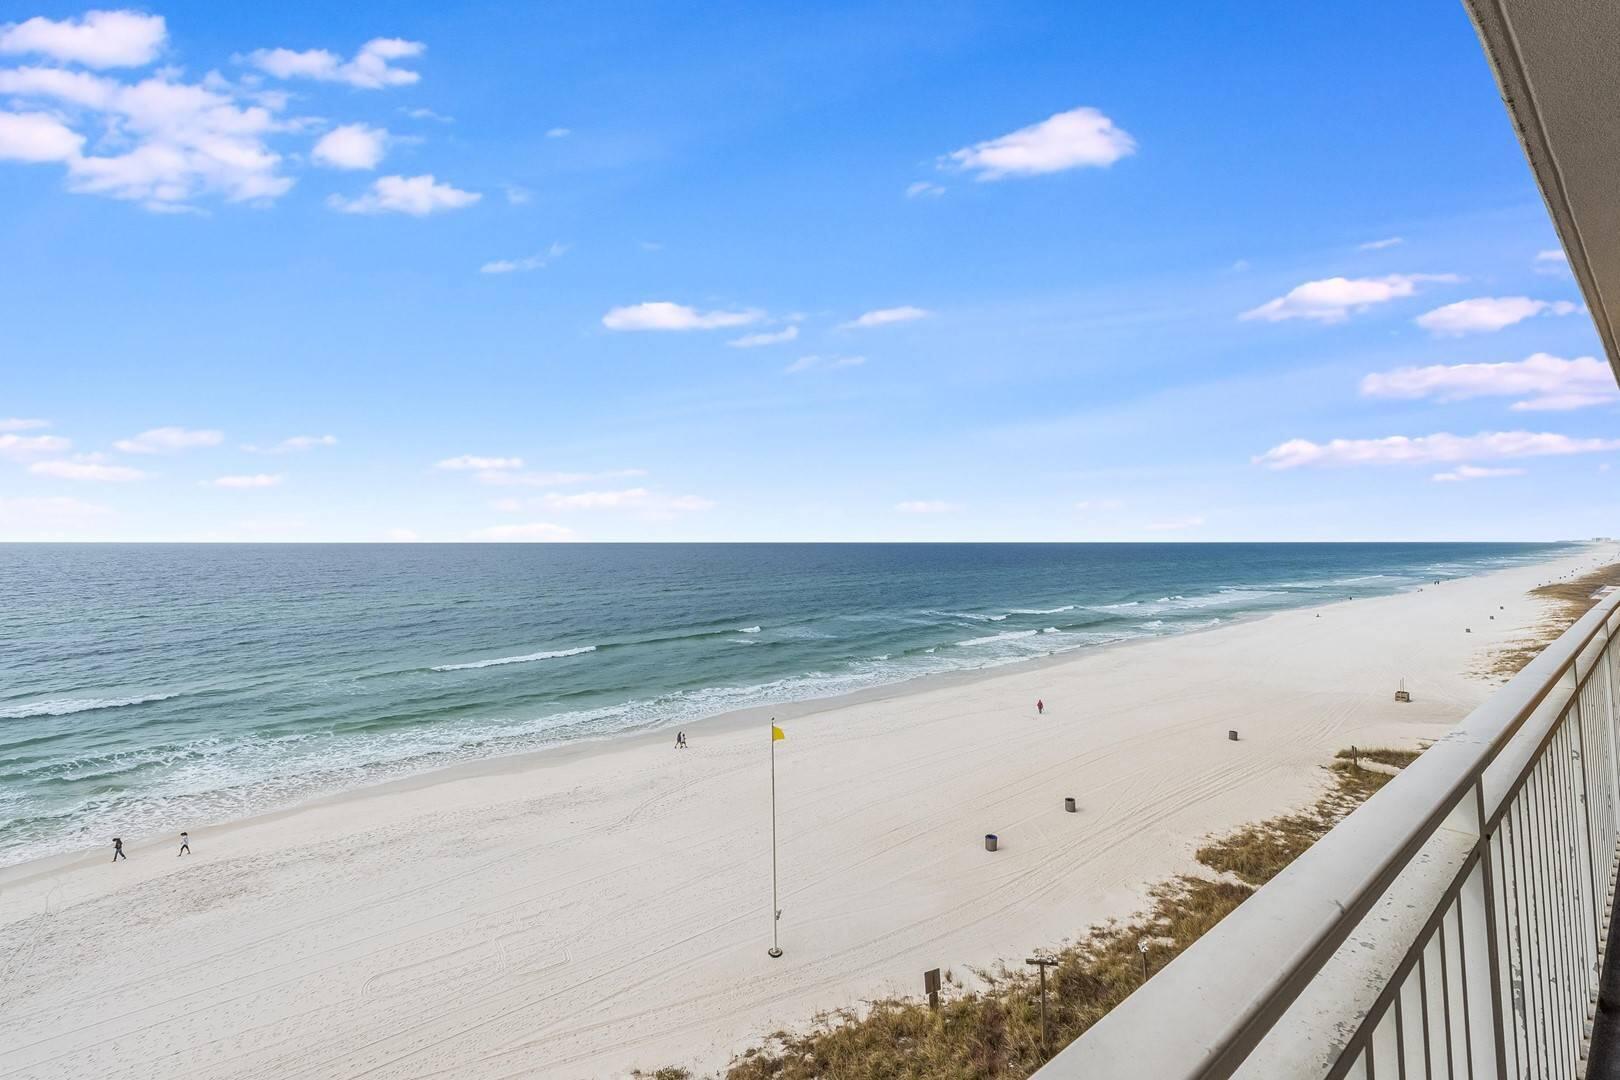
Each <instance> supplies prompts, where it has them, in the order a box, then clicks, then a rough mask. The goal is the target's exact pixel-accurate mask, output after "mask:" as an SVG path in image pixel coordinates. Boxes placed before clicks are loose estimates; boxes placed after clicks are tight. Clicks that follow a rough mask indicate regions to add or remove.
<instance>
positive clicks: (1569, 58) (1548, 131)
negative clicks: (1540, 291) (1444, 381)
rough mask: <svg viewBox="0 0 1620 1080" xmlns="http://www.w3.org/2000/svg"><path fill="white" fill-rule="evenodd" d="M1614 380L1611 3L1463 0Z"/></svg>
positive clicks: (1616, 27) (1615, 10)
mask: <svg viewBox="0 0 1620 1080" xmlns="http://www.w3.org/2000/svg"><path fill="white" fill-rule="evenodd" d="M1464 3H1465V4H1466V6H1467V8H1468V10H1469V13H1470V14H1471V15H1472V16H1473V19H1474V26H1475V29H1477V30H1478V31H1479V38H1480V42H1481V43H1482V44H1483V45H1484V46H1485V55H1486V57H1488V58H1489V60H1490V63H1491V67H1492V68H1493V69H1494V70H1495V72H1496V82H1497V85H1498V86H1499V87H1500V88H1501V90H1502V101H1503V102H1504V103H1505V104H1506V105H1507V110H1508V115H1509V116H1511V117H1512V118H1513V125H1514V127H1515V128H1517V129H1518V133H1519V142H1520V143H1521V144H1523V146H1524V152H1525V156H1526V157H1528V158H1529V159H1530V168H1531V170H1532V171H1534V173H1535V176H1536V182H1537V183H1538V184H1540V185H1541V194H1542V196H1543V197H1544V198H1545V199H1546V201H1547V209H1548V211H1549V212H1550V213H1551V214H1552V221H1553V226H1554V227H1555V228H1556V229H1557V230H1558V236H1559V238H1560V239H1561V240H1562V241H1563V244H1564V252H1565V253H1566V254H1567V255H1568V256H1569V266H1570V270H1571V271H1573V272H1574V274H1575V280H1576V281H1577V282H1579V283H1580V287H1581V292H1582V293H1583V294H1585V297H1586V306H1587V307H1588V308H1589V309H1590V311H1591V313H1592V321H1593V322H1594V323H1596V324H1597V331H1598V335H1599V336H1600V337H1601V338H1602V339H1603V348H1604V351H1605V352H1607V354H1608V359H1609V366H1610V367H1612V368H1614V370H1615V374H1616V377H1617V378H1620V0H1464Z"/></svg>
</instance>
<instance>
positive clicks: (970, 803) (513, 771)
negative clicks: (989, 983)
mask: <svg viewBox="0 0 1620 1080" xmlns="http://www.w3.org/2000/svg"><path fill="white" fill-rule="evenodd" d="M1617 557H1620V547H1617V546H1616V545H1613V544H1604V545H1592V546H1589V547H1586V548H1583V549H1580V552H1579V554H1578V555H1573V556H1570V557H1567V558H1564V559H1561V560H1559V561H1557V562H1553V563H1545V564H1541V565H1537V566H1530V567H1521V568H1516V569H1512V570H1506V571H1500V572H1495V573H1491V574H1487V575H1482V576H1478V577H1473V578H1467V579H1462V580H1458V581H1453V582H1449V583H1446V584H1443V585H1431V586H1427V587H1425V588H1424V589H1422V590H1421V591H1414V592H1409V593H1405V594H1402V595H1398V596H1389V597H1379V598H1371V599H1357V600H1352V601H1348V602H1343V603H1337V604H1332V605H1329V606H1327V607H1323V608H1317V609H1311V610H1303V611H1294V612H1287V613H1283V614H1277V615H1272V616H1268V617H1265V618H1261V619H1256V620H1253V621H1248V622H1241V623H1237V624H1233V625H1228V626H1223V627H1220V628H1217V629H1214V630H1210V631H1206V632H1202V633H1196V634H1189V635H1184V636H1181V637H1175V638H1166V639H1161V640H1155V641H1150V642H1142V643H1134V644H1130V645H1124V646H1119V647H1115V648H1109V649H1102V650H1095V651H1091V652H1089V653H1082V654H1070V655H1068V656H1065V657H1059V658H1053V659H1051V660H1049V661H1045V662H1036V663H1031V664H1025V665H1020V666H1016V667H1010V668H1004V669H1000V670H998V671H996V672H993V673H990V674H984V675H979V676H976V677H973V678H952V679H943V680H937V681H925V682H919V683H914V684H909V685H905V686H900V687H895V688H892V689H889V690H887V691H883V692H876V693H868V694H864V695H861V696H859V697H857V698H853V699H847V700H842V701H835V702H828V703H812V704H808V705H803V706H799V707H795V708H793V709H785V710H781V711H780V712H779V715H780V716H781V717H782V719H781V723H782V726H783V727H784V728H785V729H786V732H787V740H786V741H785V742H782V743H779V744H777V788H778V794H779V800H780V827H779V828H780V853H781V865H780V883H781V907H782V911H783V914H782V921H781V940H782V947H783V948H784V950H785V955H784V956H783V957H782V958H781V959H774V960H773V959H771V958H770V957H768V956H767V955H766V948H767V947H768V946H769V944H770V940H771V923H770V904H771V877H770V869H771V866H770V820H769V815H768V811H769V781H770V776H769V772H768V768H767V764H768V748H769V743H768V728H767V726H766V719H767V718H766V717H765V716H762V715H748V716H731V717H721V718H717V719H715V720H713V721H708V722H705V723H702V724H696V725H691V726H689V727H688V728H687V732H688V736H689V738H690V742H691V748H690V749H688V750H685V751H676V750H674V749H672V745H671V744H672V742H673V738H674V733H673V732H668V733H665V732H659V733H656V734H652V735H647V736H638V737H631V738H621V739H618V740H614V741H611V742H604V743H598V744H592V745H589V746H579V747H573V748H568V749H564V750H560V751H550V752H544V753H537V754H532V755H527V756H524V757H521V758H507V759H500V760H494V761H489V762H484V763H480V764H477V765H475V766H462V767H458V768H456V769H452V770H446V771H443V772H438V773H433V774H430V775H427V776H423V777H418V778H414V779H411V780H408V781H400V782H395V783H391V784H386V785H381V786H377V787H372V788H366V789H362V790H357V791H354V792H352V793H349V794H346V795H344V796H342V797H337V798H330V799H325V800H321V801H319V802H315V803H311V804H309V805H306V806H303V807H300V808H297V809H294V810H289V811H284V812H280V813H276V814H271V815H266V816H262V817H258V818H253V819H249V820H245V821H241V822H238V823H235V824H232V825H228V826H220V827H213V828H193V829H192V830H191V844H192V848H193V851H194V854H192V855H191V856H189V857H186V858H178V857H176V855H175V851H176V849H177V846H178V840H177V839H176V838H170V837H162V838H133V839H128V838H127V842H126V848H127V851H128V854H129V858H128V860H127V861H123V862H119V863H118V864H116V865H113V864H111V863H110V862H109V859H110V857H111V851H110V847H109V848H108V849H106V850H102V849H98V850H95V851H93V852H88V853H81V854H77V855H72V856H63V857H57V858H53V859H47V860H41V861H38V862H34V863H28V864H24V865H21V866H15V867H10V868H8V869H6V870H4V871H0V973H3V975H0V1077H5V1078H47V1077H53V1078H54V1077H75V1078H77V1077H104V1078H148V1077H150V1078H167V1077H220V1078H227V1077H228V1078H239V1080H246V1078H250V1077H276V1078H297V1077H368V1078H372V1080H394V1078H404V1077H413V1078H423V1077H478V1078H483V1077H489V1078H494V1077H520V1076H522V1077H529V1076H544V1077H597V1076H623V1075H626V1074H628V1073H629V1072H630V1071H631V1070H633V1069H635V1068H642V1069H648V1070H651V1069H654V1068H657V1067H659V1066H663V1065H685V1066H688V1067H691V1068H694V1069H697V1070H714V1069H718V1068H720V1067H723V1066H724V1064H725V1062H726V1061H727V1059H728V1058H729V1056H730V1055H731V1054H732V1053H733V1052H736V1051H740V1050H742V1049H744V1048H745V1047H746V1046H748V1045H749V1044H750V1043H751V1042H753V1041H755V1040H757V1039H758V1038H759V1037H760V1036H762V1035H764V1034H767V1033H768V1032H770V1031H772V1030H773V1029H776V1028H778V1027H781V1026H788V1025H797V1024H802V1023H804V1022H806V1021H808V1020H809V1019H810V1017H811V1016H812V1015H813V1014H814V1013H815V1012H816V1011H817V1010H822V1009H828V1008H834V1007H838V1006H844V1005H849V1004H853V1003H857V1002H859V1001H860V1000H862V999H869V998H872V997H875V996H881V995H887V994H916V993H918V992H920V990H921V988H922V973H923V971H924V970H926V969H928V968H933V967H941V968H948V969H953V970H955V971H957V972H962V971H965V970H966V969H968V968H969V967H971V966H974V965H981V966H982V965H987V964H990V963H992V962H994V961H996V960H997V959H1001V958H1006V959H1012V960H1017V959H1019V958H1022V957H1023V956H1025V955H1027V950H1029V949H1031V948H1034V947H1038V946H1043V945H1053V944H1057V943H1058V942H1060V941H1062V940H1063V939H1065V938H1068V937H1072V936H1074V935H1075V934H1077V933H1078V932H1080V931H1082V930H1083V929H1084V928H1085V927H1087V926H1088V925H1090V924H1092V923H1094V922H1096V921H1098V920H1101V919H1105V918H1107V917H1109V916H1115V915H1124V914H1128V913H1129V912H1131V911H1132V910H1134V909H1135V908H1136V907H1137V906H1138V905H1139V904H1140V903H1141V901H1142V898H1143V896H1144V892H1145V889H1146V887H1147V886H1148V885H1150V884H1151V883H1153V882H1156V881H1160V880H1163V879H1164V878H1166V877H1168V876H1170V875H1173V874H1175V873H1177V872H1179V871H1183V870H1187V869H1189V868H1190V867H1191V865H1192V852H1193V850H1194V849H1195V847H1196V846H1197V844H1198V842H1199V840H1200V839H1201V838H1202V837H1204V836H1206V835H1208V834H1209V833H1211V832H1219V831H1223V830H1226V829H1230V828H1232V827H1234V826H1237V825H1239V824H1242V823H1244V822H1247V821H1251V820H1256V819H1259V818H1264V817H1267V816H1270V815H1273V814H1276V813H1278V812H1281V811H1283V810H1286V809H1289V808H1293V807H1297V806H1300V805H1303V804H1306V803H1308V802H1309V801H1310V800H1311V799H1312V798H1313V797H1314V796H1315V795H1316V794H1317V793H1318V792H1319V791H1320V790H1322V789H1323V788H1324V787H1325V779H1324V774H1323V771H1322V770H1321V769H1320V767H1319V766H1320V765H1321V764H1322V763H1323V762H1325V761H1326V760H1327V759H1328V758H1329V757H1331V755H1332V754H1333V752H1334V751H1336V750H1338V749H1339V748H1341V747H1344V746H1348V745H1349V744H1351V743H1357V744H1360V745H1363V746H1369V745H1379V744H1390V743H1396V744H1405V745H1410V744H1413V743H1415V742H1416V741H1418V740H1420V739H1425V738H1432V737H1435V736H1437V735H1439V734H1441V733H1442V732H1444V731H1445V730H1446V728H1447V727H1448V726H1449V725H1451V724H1453V723H1454V722H1456V721H1457V720H1459V719H1460V718H1462V716H1463V715H1464V714H1466V713H1467V711H1468V710H1469V709H1470V708H1471V707H1472V706H1474V705H1475V704H1476V703H1478V702H1479V701H1481V700H1482V699H1483V698H1484V697H1485V696H1486V695H1487V694H1488V693H1489V692H1490V689H1491V687H1492V685H1493V684H1492V683H1491V682H1489V681H1488V680H1486V679H1485V678H1483V677H1481V676H1480V675H1479V674H1477V673H1478V672H1480V671H1481V670H1483V668H1484V667H1485V665H1486V663H1487V657H1488V654H1489V652H1490V650H1491V649H1492V648H1493V647H1494V646H1498V645H1500V644H1502V643H1503V642H1505V641H1508V640H1510V639H1513V638H1516V637H1520V636H1523V635H1524V634H1525V633H1526V631H1527V629H1528V628H1529V627H1531V626H1532V625H1533V624H1534V623H1536V622H1537V621H1538V618H1539V617H1540V615H1541V614H1542V612H1543V610H1544V609H1543V602H1542V601H1538V600H1534V599H1532V598H1530V597H1529V596H1528V595H1527V593H1528V590H1530V589H1531V588H1533V587H1534V586H1536V585H1537V584H1539V583H1541V582H1544V581H1549V580H1552V579H1554V578H1556V577H1568V576H1573V575H1575V574H1577V573H1581V572H1585V571H1587V570H1589V569H1592V568H1594V567H1595V566H1597V565H1601V564H1603V563H1608V562H1613V561H1615V559H1616V558H1617ZM1493 616H1494V618H1493ZM1465 628H1468V629H1471V631H1472V632H1471V633H1465V632H1464V631H1465ZM1402 678H1404V679H1405V680H1406V686H1407V688H1408V689H1409V690H1410V691H1411V694H1412V698H1413V700H1412V702H1411V703H1410V704H1398V703H1396V702H1395V701H1394V690H1395V688H1396V685H1397V683H1398V681H1399V680H1400V679H1402ZM1038 698H1039V699H1044V701H1045V703H1046V712H1045V715H1036V712H1035V708H1034V705H1035V702H1036V700H1037V699H1038ZM1229 728H1235V729H1237V730H1238V731H1239V733H1240V741H1237V742H1231V741H1228V739H1227V730H1228V729H1229ZM1071 795H1072V796H1074V797H1075V798H1076V799H1077V800H1078V803H1079V813H1077V814H1067V813H1065V812H1064V809H1063V799H1064V797H1065V796H1071ZM987 832H994V833H997V834H999V836H1000V838H1001V850H1000V851H998V852H996V853H994V854H991V853H988V852H986V851H985V849H984V845H983V836H984V834H985V833H987Z"/></svg>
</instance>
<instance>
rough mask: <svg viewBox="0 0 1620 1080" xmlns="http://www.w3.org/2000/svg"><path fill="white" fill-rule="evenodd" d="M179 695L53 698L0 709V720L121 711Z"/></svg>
mask: <svg viewBox="0 0 1620 1080" xmlns="http://www.w3.org/2000/svg"><path fill="white" fill-rule="evenodd" d="M179 696H180V695H179V694H142V695H140V696H139V697H126V698H54V699H52V700H50V701H30V702H28V703H26V704H23V705H8V706H6V707H5V708H3V709H0V720H21V719H23V718H24V717H28V716H67V715H69V714H70V713H81V712H92V711H94V710H96V709H121V708H123V707H124V706H125V705H145V704H146V703H147V702H149V701H167V700H169V699H170V698H172V697H179Z"/></svg>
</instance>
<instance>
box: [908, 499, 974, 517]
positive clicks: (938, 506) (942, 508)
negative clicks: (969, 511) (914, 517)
mask: <svg viewBox="0 0 1620 1080" xmlns="http://www.w3.org/2000/svg"><path fill="white" fill-rule="evenodd" d="M894 508H895V510H897V511H899V512H900V513H902V514H949V513H953V512H955V511H957V510H960V509H962V507H961V505H960V504H959V503H953V502H945V501H944V500H942V499H908V500H906V501H905V502H898V503H895V504H894Z"/></svg>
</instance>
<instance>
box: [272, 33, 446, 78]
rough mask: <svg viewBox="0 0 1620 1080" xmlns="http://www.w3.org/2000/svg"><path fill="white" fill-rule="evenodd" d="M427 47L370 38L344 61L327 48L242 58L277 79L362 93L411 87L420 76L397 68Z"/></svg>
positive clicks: (397, 40) (407, 42)
mask: <svg viewBox="0 0 1620 1080" xmlns="http://www.w3.org/2000/svg"><path fill="white" fill-rule="evenodd" d="M426 50H427V46H426V45H423V44H422V43H421V42H420V41H405V40H403V39H401V38H372V39H371V40H370V41H368V42H366V43H365V44H364V45H362V46H360V51H359V52H357V53H355V54H354V56H353V57H351V58H350V59H348V60H346V61H345V60H344V59H342V58H341V57H339V56H338V55H337V54H336V53H333V52H330V51H328V50H326V49H306V50H304V51H303V52H295V51H294V50H292V49H255V50H254V51H253V52H251V53H249V54H248V55H247V56H246V57H245V58H244V59H245V60H246V62H247V63H249V64H251V65H252V66H254V67H256V68H258V69H259V70H260V71H262V72H264V73H265V74H267V75H273V76H275V77H276V78H278V79H314V80H315V81H317V82H337V83H346V84H347V85H349V86H354V87H358V88H359V89H362V90H381V89H383V88H384V87H389V86H410V85H411V84H413V83H415V82H417V81H418V80H419V79H421V77H422V76H421V75H420V74H418V73H417V72H415V71H410V70H408V69H406V68H401V67H396V66H395V63H396V62H397V61H400V60H411V59H414V58H416V57H418V56H421V55H422V53H423V52H425V51H426Z"/></svg>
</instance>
